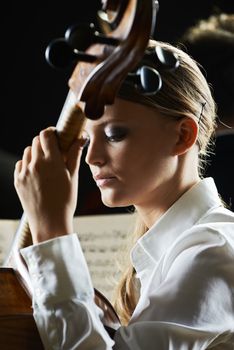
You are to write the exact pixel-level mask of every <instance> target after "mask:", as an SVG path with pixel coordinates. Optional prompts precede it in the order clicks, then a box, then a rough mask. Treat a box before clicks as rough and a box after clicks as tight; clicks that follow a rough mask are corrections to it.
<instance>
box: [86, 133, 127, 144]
mask: <svg viewBox="0 0 234 350" xmlns="http://www.w3.org/2000/svg"><path fill="white" fill-rule="evenodd" d="M126 136H127V131H126V130H120V131H117V132H112V134H111V133H110V135H107V133H105V139H106V140H107V141H108V142H120V141H122V140H123V139H124V138H125V137H126ZM89 144H90V139H89V138H88V137H87V139H86V142H85V144H84V146H83V147H84V148H87V147H89Z"/></svg>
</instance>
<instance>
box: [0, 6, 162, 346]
mask: <svg viewBox="0 0 234 350" xmlns="http://www.w3.org/2000/svg"><path fill="white" fill-rule="evenodd" d="M157 9H158V6H157V1H152V0H144V1H143V0H141V1H140V0H138V1H137V0H122V1H121V0H119V1H118V0H103V1H102V11H101V13H100V16H101V18H102V24H103V29H104V34H100V33H97V32H96V31H95V29H94V27H93V25H88V26H86V27H85V28H83V27H82V26H79V25H78V26H73V27H71V28H69V29H68V30H67V31H66V33H65V37H64V38H59V39H57V40H55V41H53V42H52V43H51V45H50V46H49V48H48V50H47V51H46V56H47V59H48V60H49V61H50V62H51V64H52V65H60V66H63V65H64V64H67V63H68V62H70V61H74V60H75V61H76V62H77V61H78V63H77V64H76V66H75V69H74V71H73V73H72V76H71V78H70V79H69V81H68V86H69V88H70V90H69V93H68V96H67V99H66V101H65V104H64V107H63V109H62V111H61V114H60V117H59V119H58V122H57V125H56V134H57V136H58V142H59V145H60V148H61V151H66V150H67V149H68V148H69V146H70V145H71V143H72V142H73V141H74V140H75V139H76V138H79V137H80V135H81V131H82V127H83V125H84V122H85V120H86V118H90V119H98V118H101V116H102V114H103V112H104V109H105V106H106V105H108V104H112V103H113V102H114V99H115V96H116V94H117V93H118V89H119V87H120V85H121V84H122V82H123V81H124V80H125V78H126V77H127V75H128V74H129V72H131V71H133V70H134V69H135V68H136V66H137V65H138V64H139V62H140V61H141V59H142V57H143V56H144V52H145V49H146V47H147V45H148V41H149V38H150V35H151V34H152V30H153V29H154V21H155V18H156V12H157ZM60 53H61V54H60ZM148 73H150V72H148V71H146V76H148ZM142 74H144V73H142ZM143 78H147V77H145V76H144V77H143ZM143 80H145V79H143ZM146 80H147V79H146ZM97 92H98V93H97ZM81 106H82V107H81ZM31 244H32V239H31V234H30V229H29V225H28V222H27V218H26V216H25V214H23V215H22V218H21V221H20V225H19V228H18V230H17V232H16V234H15V237H14V240H13V244H12V247H11V249H10V252H9V255H8V257H7V259H6V262H5V264H4V267H2V268H1V269H0V288H1V293H0V347H1V349H7V350H13V349H14V350H15V349H19V350H21V349H22V350H29V349H30V350H31V349H33V350H37V349H43V344H42V342H41V339H40V336H39V333H38V330H37V327H36V324H35V322H34V319H33V313H32V306H31V304H32V301H31V298H32V288H31V284H30V279H29V276H28V271H27V268H26V265H25V263H24V261H23V259H22V257H21V255H20V249H21V248H23V247H26V246H29V245H31ZM95 302H96V303H97V304H98V305H99V306H100V307H101V308H102V309H103V311H104V315H105V317H104V325H105V326H106V327H107V330H109V331H110V335H111V329H116V328H117V327H119V319H118V316H117V315H116V313H115V311H114V309H113V307H112V306H111V304H110V303H109V302H108V300H106V299H105V297H104V296H103V295H102V294H101V293H99V292H98V291H95Z"/></svg>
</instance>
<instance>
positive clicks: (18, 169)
mask: <svg viewBox="0 0 234 350" xmlns="http://www.w3.org/2000/svg"><path fill="white" fill-rule="evenodd" d="M22 164H23V162H22V160H18V161H17V162H16V163H15V170H14V176H18V174H19V173H20V172H21V169H22Z"/></svg>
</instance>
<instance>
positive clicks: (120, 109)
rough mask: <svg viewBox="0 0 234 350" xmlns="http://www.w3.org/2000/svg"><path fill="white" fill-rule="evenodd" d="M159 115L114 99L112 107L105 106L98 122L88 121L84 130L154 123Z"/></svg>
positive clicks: (153, 110) (128, 102) (151, 109)
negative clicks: (119, 124) (116, 125)
mask: <svg viewBox="0 0 234 350" xmlns="http://www.w3.org/2000/svg"><path fill="white" fill-rule="evenodd" d="M158 115H159V113H158V112H157V111H156V109H153V108H151V107H147V106H144V105H142V104H139V103H134V102H131V101H127V100H124V99H121V98H116V100H115V102H114V104H113V105H107V106H106V108H105V112H104V114H103V116H102V117H101V118H100V119H98V120H90V119H88V120H87V122H86V126H85V129H86V130H88V129H90V128H94V127H99V126H103V125H106V124H108V123H121V124H123V125H124V124H126V125H142V124H149V123H154V122H155V121H156V120H157V116H158Z"/></svg>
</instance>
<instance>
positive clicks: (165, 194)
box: [135, 163, 200, 228]
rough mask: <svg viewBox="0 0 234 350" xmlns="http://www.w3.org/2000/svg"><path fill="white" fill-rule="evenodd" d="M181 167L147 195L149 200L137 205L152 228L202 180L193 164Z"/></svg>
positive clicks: (143, 218)
mask: <svg viewBox="0 0 234 350" xmlns="http://www.w3.org/2000/svg"><path fill="white" fill-rule="evenodd" d="M191 164H193V163H190V167H186V169H185V168H184V166H182V167H179V169H178V171H177V173H176V174H175V176H173V177H171V178H170V179H168V181H166V182H163V183H162V184H161V185H160V186H158V187H157V188H156V189H155V191H152V193H150V194H149V195H147V200H144V201H142V203H138V204H137V205H135V208H136V210H137V212H138V213H139V215H140V217H141V219H142V220H143V222H144V223H145V225H146V226H147V227H148V228H150V227H152V225H154V224H155V222H156V221H158V220H159V218H160V217H161V216H162V215H163V214H164V213H165V212H166V211H167V210H168V209H169V208H170V207H171V206H172V205H173V204H174V203H175V202H176V201H177V200H178V199H179V198H180V197H181V196H182V195H183V194H184V193H185V192H187V191H188V190H189V189H190V188H191V187H192V186H193V185H195V184H196V183H198V182H199V181H200V178H199V175H198V171H197V169H195V168H194V167H192V166H191Z"/></svg>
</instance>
